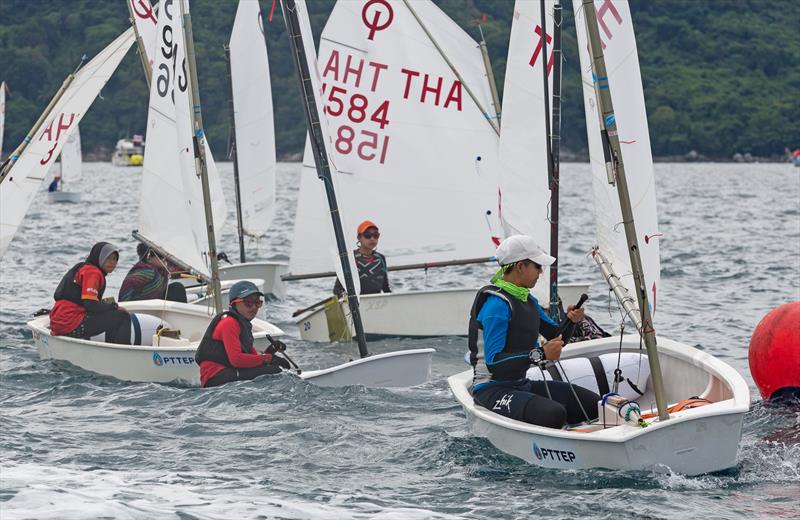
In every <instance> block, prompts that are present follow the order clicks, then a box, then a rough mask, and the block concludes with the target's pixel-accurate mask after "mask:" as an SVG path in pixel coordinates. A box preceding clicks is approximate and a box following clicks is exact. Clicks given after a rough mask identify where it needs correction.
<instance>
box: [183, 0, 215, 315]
mask: <svg viewBox="0 0 800 520" xmlns="http://www.w3.org/2000/svg"><path fill="white" fill-rule="evenodd" d="M185 2H188V0H180V10H181V16H182V17H183V30H184V39H185V45H186V64H187V67H188V70H189V83H188V88H189V92H190V94H191V100H192V123H193V129H194V132H193V133H194V136H193V141H194V158H195V168H196V171H197V173H198V175H199V176H200V183H201V185H202V187H203V207H204V208H205V215H206V232H207V236H208V257H209V258H208V259H209V260H210V262H211V291H212V292H211V294H212V297H213V299H214V307H215V308H216V310H217V313H220V312H222V294H220V293H221V291H220V282H219V266H218V263H217V241H216V237H215V236H214V215H213V214H212V212H211V189H210V188H209V185H208V168H207V163H206V147H205V132H204V131H203V115H202V112H201V108H200V90H199V85H198V83H197V64H196V63H195V55H194V36H193V34H192V16H191V14H189V9H188V5H186V4H185Z"/></svg>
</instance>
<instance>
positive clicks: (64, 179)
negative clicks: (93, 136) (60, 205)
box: [47, 126, 83, 203]
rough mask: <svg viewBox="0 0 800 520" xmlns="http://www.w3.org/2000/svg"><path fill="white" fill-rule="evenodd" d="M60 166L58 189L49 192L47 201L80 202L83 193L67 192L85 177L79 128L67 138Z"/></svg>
mask: <svg viewBox="0 0 800 520" xmlns="http://www.w3.org/2000/svg"><path fill="white" fill-rule="evenodd" d="M58 164H59V172H60V174H59V176H60V177H61V178H60V179H59V180H57V179H54V180H53V181H54V182H56V181H57V186H58V188H57V189H56V190H55V191H48V192H47V199H48V200H49V201H50V202H72V203H75V202H80V200H81V192H79V191H67V190H66V189H65V188H66V187H68V186H69V185H70V184H72V183H73V182H75V181H77V180H78V179H80V178H81V177H82V176H83V153H82V152H81V132H80V128H79V127H78V126H76V127H75V130H74V131H73V132H72V133H70V134H69V136H68V137H67V142H66V143H64V148H62V149H61V158H60V160H59V162H58Z"/></svg>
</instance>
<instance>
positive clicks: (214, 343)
mask: <svg viewBox="0 0 800 520" xmlns="http://www.w3.org/2000/svg"><path fill="white" fill-rule="evenodd" d="M225 316H231V317H233V318H236V321H238V322H239V329H240V331H239V343H241V345H242V352H244V353H245V354H251V353H252V349H253V343H254V342H255V339H254V338H253V325H252V324H251V323H250V320H248V319H247V318H245V317H244V316H242V315H241V314H239V313H238V312H236V311H235V310H233V309H228V310H227V311H223V312H221V313H219V314H217V315H216V316H214V319H213V320H211V323H210V324H209V325H208V328H207V329H206V333H205V334H204V335H203V339H202V340H201V341H200V345H199V346H198V347H197V353H195V355H194V360H195V361H197V364H198V365H199V364H200V363H201V362H203V361H213V362H214V363H219V364H220V365H225V366H226V367H231V368H234V367H233V365H231V360H230V359H228V353H227V352H225V344H224V343H223V342H222V341H220V340H218V339H212V337H211V336H212V335H213V334H214V330H215V329H216V328H217V325H218V324H219V322H220V321H221V320H222V318H224V317H225Z"/></svg>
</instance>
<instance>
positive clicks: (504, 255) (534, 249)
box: [495, 235, 556, 266]
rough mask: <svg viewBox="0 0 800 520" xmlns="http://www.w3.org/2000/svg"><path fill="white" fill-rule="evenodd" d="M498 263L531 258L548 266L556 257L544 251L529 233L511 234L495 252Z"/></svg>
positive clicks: (510, 262)
mask: <svg viewBox="0 0 800 520" xmlns="http://www.w3.org/2000/svg"><path fill="white" fill-rule="evenodd" d="M495 257H496V258H497V263H499V264H500V265H508V264H513V263H514V262H519V261H520V260H531V261H533V262H536V263H537V264H539V265H541V266H548V265H550V264H552V263H553V262H555V261H556V259H555V258H553V257H552V256H550V255H548V254H547V253H545V252H544V249H542V248H541V247H539V244H537V243H536V242H535V241H534V240H533V238H531V237H529V236H528V235H511V236H510V237H508V238H506V239H505V240H503V241H502V242H500V245H499V246H497V252H496V253H495Z"/></svg>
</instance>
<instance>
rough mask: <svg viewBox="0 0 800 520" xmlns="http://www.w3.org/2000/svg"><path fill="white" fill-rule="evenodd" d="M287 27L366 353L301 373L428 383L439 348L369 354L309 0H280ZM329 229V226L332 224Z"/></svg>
mask: <svg viewBox="0 0 800 520" xmlns="http://www.w3.org/2000/svg"><path fill="white" fill-rule="evenodd" d="M281 8H282V10H283V16H284V20H285V22H286V30H287V33H288V36H289V43H290V47H291V49H292V57H293V59H294V63H295V67H296V69H297V76H298V80H299V83H300V90H301V93H302V98H303V107H304V110H305V115H306V123H307V126H308V132H309V137H308V139H307V144H308V146H307V148H309V147H310V148H311V150H312V152H313V154H314V164H315V165H316V169H317V172H318V174H319V179H320V180H321V181H322V184H324V186H325V195H326V197H327V204H326V207H327V208H328V211H329V215H330V224H331V226H332V228H333V229H332V231H333V233H332V234H333V235H334V238H335V240H336V248H337V253H338V256H339V259H340V263H339V267H340V268H341V273H342V277H341V278H342V281H343V285H344V287H345V288H346V290H347V295H348V305H349V309H350V312H351V314H352V317H353V323H354V328H355V332H356V338H357V341H358V350H359V354H360V356H361V359H357V360H355V361H349V362H347V363H343V364H341V365H337V366H334V367H330V368H327V369H322V370H316V371H312V372H304V373H303V374H301V375H300V377H302V378H303V379H305V380H308V381H312V382H314V383H315V384H320V385H325V386H340V385H352V384H361V385H367V386H380V387H405V386H413V385H417V384H421V383H424V382H425V381H427V380H428V379H429V378H430V372H431V358H432V357H433V353H434V349H432V348H424V349H414V350H405V351H399V352H386V353H382V354H377V355H372V356H370V355H369V352H368V350H367V342H366V335H365V334H364V328H363V325H362V323H361V314H360V311H359V302H358V298H357V296H356V289H355V283H354V280H353V266H352V256H351V253H350V252H349V251H348V248H347V245H346V242H345V239H344V231H343V226H342V219H341V217H340V214H341V212H340V209H341V207H340V206H339V204H338V202H337V186H336V185H337V184H338V183H337V181H336V179H335V178H334V177H333V175H332V171H331V161H330V157H331V156H330V155H329V153H328V146H329V145H330V144H331V143H332V142H333V141H332V140H331V135H332V134H331V133H330V129H329V127H328V120H327V118H326V117H324V111H323V110H324V109H323V101H322V94H323V89H322V82H321V79H320V76H319V70H318V68H317V55H316V52H315V50H314V39H313V36H312V33H311V24H310V22H309V19H308V10H307V8H306V5H305V2H303V1H297V2H295V1H294V0H281ZM328 229H329V230H330V228H328Z"/></svg>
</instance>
